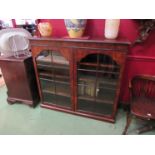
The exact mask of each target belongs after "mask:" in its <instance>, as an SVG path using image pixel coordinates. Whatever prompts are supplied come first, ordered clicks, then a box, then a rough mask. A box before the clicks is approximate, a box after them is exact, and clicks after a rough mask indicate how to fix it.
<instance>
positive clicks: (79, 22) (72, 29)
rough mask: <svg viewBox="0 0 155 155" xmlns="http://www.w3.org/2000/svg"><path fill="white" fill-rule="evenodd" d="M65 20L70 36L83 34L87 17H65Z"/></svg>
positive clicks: (77, 36)
mask: <svg viewBox="0 0 155 155" xmlns="http://www.w3.org/2000/svg"><path fill="white" fill-rule="evenodd" d="M64 22H65V26H66V29H67V31H68V35H69V37H70V38H80V37H82V36H83V33H84V30H85V27H86V23H87V20H86V19H65V20H64Z"/></svg>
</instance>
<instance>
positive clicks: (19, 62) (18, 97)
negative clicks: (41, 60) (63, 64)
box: [0, 57, 39, 107]
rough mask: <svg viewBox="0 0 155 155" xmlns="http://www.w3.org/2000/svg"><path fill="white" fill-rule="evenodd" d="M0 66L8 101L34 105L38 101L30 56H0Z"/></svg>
mask: <svg viewBox="0 0 155 155" xmlns="http://www.w3.org/2000/svg"><path fill="white" fill-rule="evenodd" d="M0 67H1V70H2V73H3V76H4V80H5V83H6V86H7V95H8V98H7V100H8V102H9V103H10V104H13V103H15V102H22V103H25V104H28V105H30V106H32V107H34V106H35V105H36V104H37V103H38V102H39V93H38V88H37V82H36V77H35V72H34V67H33V61H32V57H22V58H15V57H8V58H4V57H1V58H0Z"/></svg>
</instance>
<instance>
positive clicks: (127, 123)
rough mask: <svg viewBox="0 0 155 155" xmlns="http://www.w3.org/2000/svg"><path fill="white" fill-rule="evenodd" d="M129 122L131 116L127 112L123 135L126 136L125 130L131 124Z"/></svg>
mask: <svg viewBox="0 0 155 155" xmlns="http://www.w3.org/2000/svg"><path fill="white" fill-rule="evenodd" d="M131 120H132V114H130V112H127V118H126V126H125V128H124V131H123V133H122V134H123V135H126V133H127V130H128V128H129V125H130V123H131Z"/></svg>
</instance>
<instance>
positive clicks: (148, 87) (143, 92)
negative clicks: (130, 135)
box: [123, 75, 155, 134]
mask: <svg viewBox="0 0 155 155" xmlns="http://www.w3.org/2000/svg"><path fill="white" fill-rule="evenodd" d="M129 89H130V112H129V113H127V122H126V126H125V129H124V131H123V134H126V133H127V130H128V127H129V125H130V123H131V120H132V117H133V116H136V117H137V118H140V119H143V120H149V121H150V120H155V76H150V75H136V76H134V77H133V78H132V80H131V81H130V82H129ZM152 129H155V124H154V125H146V126H145V127H143V128H140V129H139V130H138V133H139V134H140V133H143V132H146V131H150V130H152Z"/></svg>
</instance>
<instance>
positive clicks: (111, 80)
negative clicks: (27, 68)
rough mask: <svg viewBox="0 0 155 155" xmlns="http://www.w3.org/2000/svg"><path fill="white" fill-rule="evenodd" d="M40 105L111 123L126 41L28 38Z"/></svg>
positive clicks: (125, 51) (124, 58)
mask: <svg viewBox="0 0 155 155" xmlns="http://www.w3.org/2000/svg"><path fill="white" fill-rule="evenodd" d="M30 44H31V49H32V55H33V62H34V67H35V73H36V78H37V82H38V88H39V93H40V97H41V107H44V108H48V109H53V110H59V111H63V112H68V113H72V114H76V115H81V116H86V117H89V118H94V119H98V120H103V121H109V122H115V116H116V112H117V107H118V100H119V93H120V85H121V79H122V73H123V69H124V65H125V60H126V54H127V52H128V46H129V42H128V41H124V40H103V39H89V40H77V39H60V38H31V39H30Z"/></svg>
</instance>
